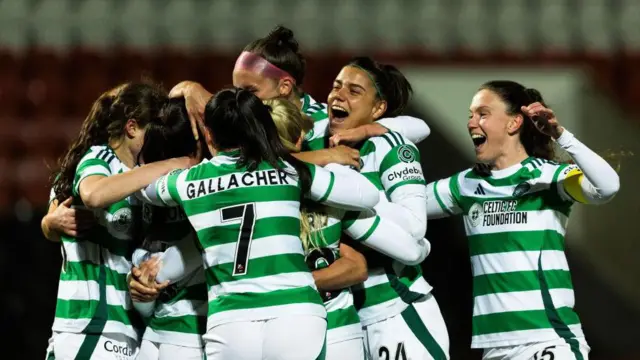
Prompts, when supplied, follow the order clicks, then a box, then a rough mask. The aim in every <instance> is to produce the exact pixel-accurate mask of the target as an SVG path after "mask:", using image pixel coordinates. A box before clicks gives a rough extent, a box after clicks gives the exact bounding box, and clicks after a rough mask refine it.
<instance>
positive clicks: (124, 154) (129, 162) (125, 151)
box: [109, 140, 136, 169]
mask: <svg viewBox="0 0 640 360" xmlns="http://www.w3.org/2000/svg"><path fill="white" fill-rule="evenodd" d="M109 147H111V148H112V149H113V152H115V153H116V156H117V157H118V160H120V162H121V163H123V164H124V165H125V166H126V167H128V168H129V169H133V168H134V167H135V166H136V159H134V157H133V154H132V153H131V151H130V150H129V147H128V146H127V145H126V144H125V142H124V141H120V140H116V141H113V140H112V141H109Z"/></svg>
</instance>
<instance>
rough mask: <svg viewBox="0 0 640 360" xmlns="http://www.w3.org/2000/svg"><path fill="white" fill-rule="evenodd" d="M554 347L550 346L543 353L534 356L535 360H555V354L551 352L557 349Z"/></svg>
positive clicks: (539, 352)
mask: <svg viewBox="0 0 640 360" xmlns="http://www.w3.org/2000/svg"><path fill="white" fill-rule="evenodd" d="M555 348H556V347H555V345H554V346H548V347H546V348H544V350H542V351H538V352H537V353H535V354H534V355H533V360H555V358H556V356H555V355H554V354H553V352H552V351H551V350H553V349H555Z"/></svg>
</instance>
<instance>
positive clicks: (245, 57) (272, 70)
mask: <svg viewBox="0 0 640 360" xmlns="http://www.w3.org/2000/svg"><path fill="white" fill-rule="evenodd" d="M233 70H234V71H235V70H248V71H251V72H256V73H258V74H260V75H263V76H266V77H269V78H272V79H278V80H280V79H289V80H290V81H291V82H292V83H293V84H294V85H295V84H296V80H295V79H294V78H293V76H291V74H289V73H288V72H286V71H284V70H282V69H280V68H279V67H277V66H275V65H273V64H272V63H270V62H268V61H267V60H266V59H265V58H263V57H262V56H260V55H257V54H254V53H252V52H249V51H243V52H242V53H241V54H240V56H238V59H237V60H236V65H235V66H234V67H233Z"/></svg>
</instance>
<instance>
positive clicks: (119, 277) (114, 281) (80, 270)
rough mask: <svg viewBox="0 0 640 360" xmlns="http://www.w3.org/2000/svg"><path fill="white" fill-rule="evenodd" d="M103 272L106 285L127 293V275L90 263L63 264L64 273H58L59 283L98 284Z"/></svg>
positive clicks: (71, 262) (70, 262) (69, 262)
mask: <svg viewBox="0 0 640 360" xmlns="http://www.w3.org/2000/svg"><path fill="white" fill-rule="evenodd" d="M101 271H104V279H105V281H106V285H111V286H113V287H114V288H115V289H116V290H120V291H129V287H128V286H127V275H126V274H120V273H118V272H117V271H115V270H112V269H110V268H108V267H106V266H100V265H97V264H94V263H93V262H91V261H81V262H74V261H68V262H66V263H65V268H64V272H60V281H90V280H93V281H96V282H100V275H102V272H101Z"/></svg>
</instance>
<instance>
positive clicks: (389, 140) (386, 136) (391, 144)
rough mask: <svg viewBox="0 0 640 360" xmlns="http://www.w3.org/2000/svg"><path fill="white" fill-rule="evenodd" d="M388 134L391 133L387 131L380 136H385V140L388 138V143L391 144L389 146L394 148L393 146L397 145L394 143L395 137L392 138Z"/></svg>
mask: <svg viewBox="0 0 640 360" xmlns="http://www.w3.org/2000/svg"><path fill="white" fill-rule="evenodd" d="M388 134H389V133H386V134H384V135H382V136H380V137H381V138H383V139H384V140H386V141H387V143H388V144H389V147H390V148H392V149H393V147H394V146H395V145H394V144H393V138H390V137H389V136H388Z"/></svg>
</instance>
